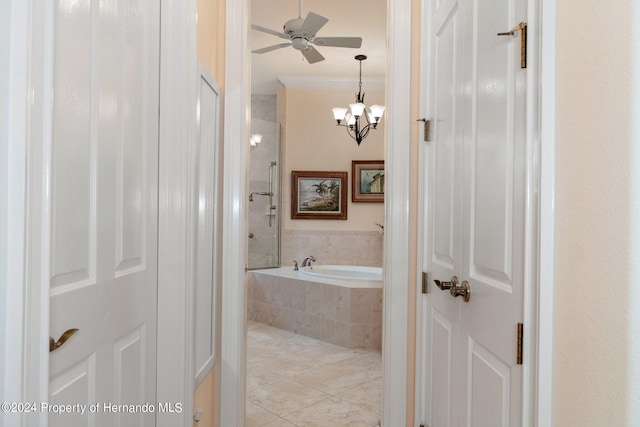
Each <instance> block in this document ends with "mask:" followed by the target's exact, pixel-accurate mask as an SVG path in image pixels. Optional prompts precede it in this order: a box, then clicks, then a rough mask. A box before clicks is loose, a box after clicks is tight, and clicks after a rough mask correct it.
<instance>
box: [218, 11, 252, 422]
mask: <svg viewBox="0 0 640 427" xmlns="http://www.w3.org/2000/svg"><path fill="white" fill-rule="evenodd" d="M226 12H227V20H226V51H225V85H224V87H225V100H224V101H225V104H224V105H225V107H224V143H223V144H224V145H223V147H224V149H223V152H224V166H223V170H224V175H225V180H224V184H223V185H224V189H223V197H224V198H223V207H222V209H223V213H222V218H223V219H222V220H223V243H222V247H223V249H222V325H223V327H222V344H221V352H220V356H221V358H222V359H221V362H222V374H221V382H222V385H221V389H222V393H221V403H220V425H222V426H236V427H242V426H244V420H245V353H246V323H247V320H246V319H247V309H246V306H247V301H246V299H247V298H246V291H245V272H244V271H245V266H246V262H247V231H246V230H247V209H246V194H247V159H248V157H249V156H248V151H249V143H248V142H249V108H250V105H251V104H250V93H249V92H250V91H249V88H250V83H249V49H248V45H249V43H248V16H249V6H248V1H247V0H227V2H226Z"/></svg>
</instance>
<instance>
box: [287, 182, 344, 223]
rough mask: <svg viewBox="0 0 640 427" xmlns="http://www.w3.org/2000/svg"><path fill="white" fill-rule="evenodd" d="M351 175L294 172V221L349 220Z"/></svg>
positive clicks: (292, 202)
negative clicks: (348, 195)
mask: <svg viewBox="0 0 640 427" xmlns="http://www.w3.org/2000/svg"><path fill="white" fill-rule="evenodd" d="M347 180H348V173H347V172H330V171H292V172H291V219H347V187H348V185H349V184H348V181H347Z"/></svg>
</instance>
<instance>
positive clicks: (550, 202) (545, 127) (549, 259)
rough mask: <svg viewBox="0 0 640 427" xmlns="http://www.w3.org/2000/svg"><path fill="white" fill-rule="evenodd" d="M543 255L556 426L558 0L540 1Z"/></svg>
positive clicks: (542, 297)
mask: <svg viewBox="0 0 640 427" xmlns="http://www.w3.org/2000/svg"><path fill="white" fill-rule="evenodd" d="M539 14H540V36H539V37H540V41H539V43H540V45H539V48H540V56H539V58H540V59H539V60H540V64H539V70H540V82H541V84H540V88H539V90H540V95H539V96H540V218H539V221H540V230H539V232H540V242H539V245H540V246H539V247H540V258H539V276H538V277H539V279H538V280H539V289H538V343H537V344H538V346H537V351H538V354H537V362H538V366H537V390H536V391H537V396H536V403H537V405H536V406H537V407H536V425H537V426H540V427H545V426H551V425H553V417H552V414H553V321H554V318H553V286H554V277H553V276H554V275H553V272H554V256H555V254H554V198H555V195H554V187H555V132H556V125H555V117H556V107H555V96H556V87H555V76H556V69H555V68H556V1H555V0H540V10H539Z"/></svg>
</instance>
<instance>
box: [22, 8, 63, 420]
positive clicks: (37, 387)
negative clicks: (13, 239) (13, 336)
mask: <svg viewBox="0 0 640 427" xmlns="http://www.w3.org/2000/svg"><path fill="white" fill-rule="evenodd" d="M40 6H41V5H39V4H36V2H35V1H33V0H31V1H29V2H28V5H27V8H28V14H29V16H28V21H27V23H26V24H27V26H26V31H25V33H24V36H25V37H26V40H24V43H25V45H26V47H27V48H26V54H25V57H23V60H24V61H25V62H24V64H25V68H24V70H25V71H26V79H27V80H26V83H27V92H26V93H24V94H23V96H26V97H27V100H28V101H27V102H28V106H27V108H26V110H25V111H24V114H25V115H26V116H25V118H26V120H25V126H26V128H25V132H26V134H25V139H24V142H25V146H26V150H25V152H24V154H25V157H24V162H25V163H24V164H25V166H26V175H25V178H26V182H25V187H24V189H23V191H24V200H25V204H26V205H25V212H24V225H25V232H24V233H25V234H24V253H23V254H22V256H23V265H24V268H25V270H24V271H25V276H24V280H23V282H22V283H21V285H22V286H23V289H22V295H23V298H24V300H23V301H24V312H23V318H22V319H21V322H20V324H22V329H21V330H20V331H21V333H23V334H24V337H23V348H22V350H23V351H24V353H23V360H22V368H23V371H22V378H21V380H22V387H23V391H22V399H23V400H22V401H26V402H46V401H47V400H48V397H49V396H48V385H49V348H48V339H49V277H50V274H49V268H50V266H49V264H50V252H49V251H50V232H51V230H50V228H51V224H50V218H51V213H50V206H51V198H50V185H51V149H52V132H51V128H52V117H51V116H52V111H51V107H50V106H51V102H52V94H51V90H50V88H51V87H52V79H53V47H52V37H51V34H52V32H53V19H54V17H53V9H52V5H51V4H47V5H45V6H44V7H40ZM18 114H20V113H18ZM14 296H17V293H16V295H14ZM22 423H23V425H27V426H42V427H44V426H46V425H47V424H48V414H46V413H38V414H37V415H35V416H29V417H27V416H25V417H24V418H23V420H22Z"/></svg>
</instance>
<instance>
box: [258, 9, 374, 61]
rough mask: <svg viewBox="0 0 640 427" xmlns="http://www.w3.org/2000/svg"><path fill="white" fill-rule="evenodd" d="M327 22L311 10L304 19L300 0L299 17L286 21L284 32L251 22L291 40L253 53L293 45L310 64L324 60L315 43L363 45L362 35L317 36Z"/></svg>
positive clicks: (342, 45) (356, 47)
mask: <svg viewBox="0 0 640 427" xmlns="http://www.w3.org/2000/svg"><path fill="white" fill-rule="evenodd" d="M327 22H329V19H328V18H325V17H324V16H321V15H318V14H316V13H313V12H309V13H308V14H307V17H306V18H304V19H302V0H300V9H299V13H298V18H296V19H290V20H288V21H287V22H285V23H284V27H283V32H278V31H275V30H270V29H269V28H265V27H261V26H260V25H255V24H251V28H252V29H254V30H257V31H262V32H263V33H267V34H273V35H274V36H277V37H280V38H282V39H286V40H289V42H287V43H280V44H276V45H272V46H267V47H263V48H261V49H256V50H253V51H252V53H267V52H271V51H273V50H276V49H282V48H285V47H289V46H293V48H294V49H296V50H299V51H300V52H302V55H304V57H305V58H306V60H307V61H308V62H309V64H315V63H316V62H320V61H323V60H324V56H322V54H320V52H318V50H317V49H316V48H315V47H314V46H313V45H315V46H330V47H348V48H354V49H358V48H359V47H360V46H361V45H362V37H316V33H317V32H318V30H320V28H322V27H323V26H324V25H325V24H326V23H327Z"/></svg>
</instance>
